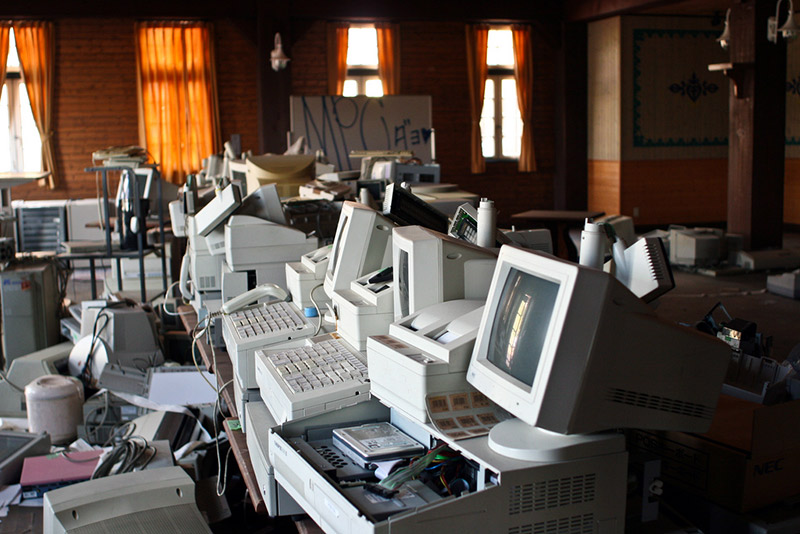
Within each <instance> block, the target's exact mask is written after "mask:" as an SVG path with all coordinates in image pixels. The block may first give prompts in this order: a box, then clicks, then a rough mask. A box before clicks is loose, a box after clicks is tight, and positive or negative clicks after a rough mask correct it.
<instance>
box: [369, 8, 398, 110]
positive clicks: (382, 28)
mask: <svg viewBox="0 0 800 534" xmlns="http://www.w3.org/2000/svg"><path fill="white" fill-rule="evenodd" d="M375 30H376V31H377V34H378V75H379V76H380V77H381V85H383V94H384V95H398V94H400V29H399V25H398V24H392V23H388V22H379V23H376V24H375Z"/></svg>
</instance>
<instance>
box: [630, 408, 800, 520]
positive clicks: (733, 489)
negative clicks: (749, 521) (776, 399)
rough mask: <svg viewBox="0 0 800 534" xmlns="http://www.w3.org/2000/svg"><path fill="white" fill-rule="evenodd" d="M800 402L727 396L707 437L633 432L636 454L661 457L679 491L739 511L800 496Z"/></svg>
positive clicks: (665, 472) (669, 479)
mask: <svg viewBox="0 0 800 534" xmlns="http://www.w3.org/2000/svg"><path fill="white" fill-rule="evenodd" d="M798 423H800V400H797V401H792V402H787V403H783V404H777V405H774V406H762V405H760V404H756V403H753V402H748V401H744V400H741V399H737V398H734V397H729V396H727V395H721V396H720V401H719V405H718V406H717V412H716V414H715V416H714V420H713V422H712V424H711V428H710V429H709V431H708V432H706V433H705V434H702V435H700V434H688V433H684V432H653V431H644V430H635V431H631V432H629V434H628V447H629V450H630V451H631V452H639V451H644V452H650V453H653V454H656V455H657V456H658V457H660V458H661V460H662V462H661V476H662V478H663V480H664V482H665V483H667V484H668V485H672V486H673V487H674V488H677V489H680V490H685V491H687V492H689V493H692V494H695V495H699V496H702V497H704V498H706V499H708V500H710V501H712V502H715V503H717V504H720V505H722V506H725V507H726V508H730V509H732V510H735V511H737V512H746V511H750V510H755V509H757V508H762V507H764V506H767V505H769V504H772V503H775V502H777V501H778V500H780V499H783V498H786V497H790V496H792V495H796V494H798V493H800V424H798Z"/></svg>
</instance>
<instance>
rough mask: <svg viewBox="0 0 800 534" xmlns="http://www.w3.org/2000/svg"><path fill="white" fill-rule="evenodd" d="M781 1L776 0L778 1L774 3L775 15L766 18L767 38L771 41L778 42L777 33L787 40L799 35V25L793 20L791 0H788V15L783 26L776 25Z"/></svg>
mask: <svg viewBox="0 0 800 534" xmlns="http://www.w3.org/2000/svg"><path fill="white" fill-rule="evenodd" d="M781 2H783V0H778V3H777V4H776V5H775V16H774V17H770V18H768V19H767V40H768V41H769V42H771V43H777V42H778V34H779V33H780V34H781V35H782V36H783V38H784V39H786V40H787V41H790V40H793V39H796V38H797V36H798V35H800V26H798V25H797V24H796V23H795V21H794V5H793V4H792V0H789V16H788V17H787V18H786V22H784V23H783V26H781V27H780V28H779V27H778V19H779V15H780V12H781Z"/></svg>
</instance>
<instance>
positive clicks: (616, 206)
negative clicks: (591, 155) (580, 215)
mask: <svg viewBox="0 0 800 534" xmlns="http://www.w3.org/2000/svg"><path fill="white" fill-rule="evenodd" d="M621 171H622V165H621V164H620V162H619V161H609V160H596V159H595V160H589V164H588V173H589V206H588V207H589V209H590V210H597V211H603V212H605V213H608V214H619V213H621V211H620V208H621V204H620V182H621V175H620V173H621ZM626 215H627V214H626Z"/></svg>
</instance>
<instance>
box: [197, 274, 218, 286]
mask: <svg viewBox="0 0 800 534" xmlns="http://www.w3.org/2000/svg"><path fill="white" fill-rule="evenodd" d="M197 285H198V286H199V287H200V289H208V288H211V287H216V285H217V277H216V276H201V277H200V281H199V282H198V283H197Z"/></svg>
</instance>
